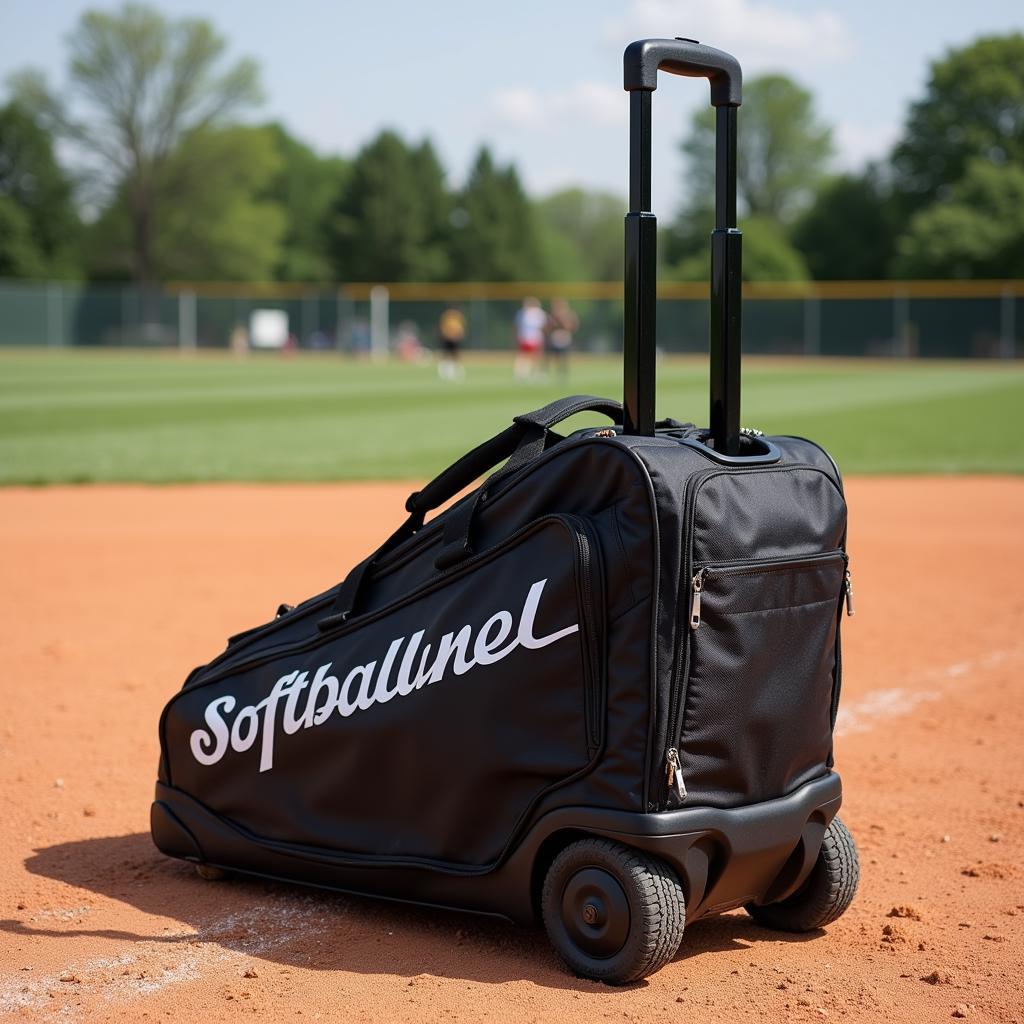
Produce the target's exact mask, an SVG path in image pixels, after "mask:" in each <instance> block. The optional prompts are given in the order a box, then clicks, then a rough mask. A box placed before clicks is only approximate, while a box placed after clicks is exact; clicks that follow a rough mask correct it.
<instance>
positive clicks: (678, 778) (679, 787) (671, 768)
mask: <svg viewBox="0 0 1024 1024" xmlns="http://www.w3.org/2000/svg"><path fill="white" fill-rule="evenodd" d="M665 776H666V782H667V784H668V788H669V791H670V792H671V790H672V787H673V786H675V787H676V793H677V794H678V795H679V799H680V800H682V801H685V800H686V783H684V782H683V768H682V765H681V764H680V762H679V751H678V750H677V749H676V748H675V747H669V748H668V753H667V754H666V755H665Z"/></svg>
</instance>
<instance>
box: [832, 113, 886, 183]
mask: <svg viewBox="0 0 1024 1024" xmlns="http://www.w3.org/2000/svg"><path fill="white" fill-rule="evenodd" d="M834 137H835V143H836V151H837V152H836V163H837V164H838V166H839V167H840V168H841V169H842V170H844V171H859V170H862V169H863V167H864V165H865V164H866V163H868V161H870V160H879V159H881V158H882V157H884V156H886V155H887V154H888V153H889V151H890V150H891V149H892V147H893V146H894V145H895V144H896V140H897V139H898V138H899V137H900V124H899V123H898V122H896V121H891V122H885V121H873V122H872V123H870V124H865V123H863V122H854V121H840V122H839V124H838V125H837V126H836V130H835V136H834Z"/></svg>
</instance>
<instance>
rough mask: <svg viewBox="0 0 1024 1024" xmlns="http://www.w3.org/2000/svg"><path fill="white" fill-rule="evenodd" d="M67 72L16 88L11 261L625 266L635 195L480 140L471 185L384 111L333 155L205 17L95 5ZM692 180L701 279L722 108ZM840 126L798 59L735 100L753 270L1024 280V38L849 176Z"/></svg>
mask: <svg viewBox="0 0 1024 1024" xmlns="http://www.w3.org/2000/svg"><path fill="white" fill-rule="evenodd" d="M68 45H69V54H68V74H67V83H68V84H67V87H66V89H65V91H64V92H63V93H62V94H59V93H57V92H55V91H54V90H53V89H52V88H51V86H50V85H49V83H48V82H47V81H46V80H45V78H44V77H43V76H42V75H41V74H40V73H39V72H37V71H32V70H28V71H25V72H22V73H20V74H18V75H15V76H14V77H13V78H12V79H11V80H10V82H9V90H8V97H7V102H6V103H5V104H4V105H3V106H2V107H0V276H2V277H23V278H47V277H54V278H78V279H87V280H133V281H135V282H137V283H139V284H141V285H143V286H145V287H150V286H154V285H157V284H159V283H160V282H162V281H167V280H224V281H228V280H231V281H269V280H276V281H310V282H330V281H353V282H354V281H467V280H473V281H516V280H522V281H538V280H552V281H556V280H563V281H582V280H593V281H608V280H615V279H618V278H621V276H622V217H623V213H624V210H625V201H624V199H623V198H621V197H620V196H617V195H614V194H607V193H601V192H594V191H591V190H585V189H582V188H572V189H566V190H562V191H559V192H556V193H555V194H553V195H550V196H547V197H545V198H541V199H536V198H533V197H531V196H529V195H528V194H527V193H526V191H525V190H524V188H523V185H522V183H521V181H520V178H519V175H518V173H517V170H516V168H515V166H514V164H512V163H508V164H503V163H502V162H501V161H499V160H497V159H495V157H494V155H493V153H492V152H491V151H490V149H489V148H488V147H486V146H481V147H480V149H479V150H478V152H477V154H476V156H475V159H474V160H473V163H472V167H471V169H470V171H469V174H468V175H467V177H466V179H465V181H463V182H461V183H459V184H453V183H452V182H451V181H450V178H449V176H448V174H447V173H446V171H445V168H444V166H443V165H442V163H441V160H440V158H439V157H438V154H437V152H436V151H435V149H434V147H433V145H432V144H431V142H430V140H429V139H423V140H419V141H411V140H407V139H403V138H402V137H401V136H400V135H398V134H397V133H395V132H393V131H382V132H380V133H379V134H378V135H377V137H376V138H374V139H372V140H371V141H370V142H368V143H367V144H366V145H365V146H363V148H362V149H361V150H360V151H359V152H358V153H356V154H355V155H354V156H351V157H345V156H336V155H335V156H324V155H321V154H319V153H317V152H315V151H314V150H313V149H311V148H310V147H309V146H307V145H306V144H305V143H303V142H301V141H300V140H298V139H296V138H295V137H294V136H292V135H291V134H290V133H289V131H288V130H287V128H286V127H285V126H284V125H281V124H277V123H272V124H263V125H259V124H253V123H251V118H252V116H253V113H254V111H255V110H257V109H258V105H259V103H260V102H261V100H262V91H261V86H260V75H259V69H258V67H257V66H256V64H255V63H254V62H253V61H251V60H247V59H243V60H238V61H234V62H230V61H229V60H228V59H227V52H226V51H227V44H226V40H225V39H224V38H223V37H222V36H221V35H219V34H218V33H217V31H216V30H215V29H214V27H213V26H212V25H211V24H210V23H209V22H207V21H205V20H203V19H199V18H180V19H171V18H168V17H166V16H164V15H163V14H161V13H160V12H159V11H157V10H156V9H154V8H151V7H147V6H145V5H143V4H139V3H128V4H125V5H124V6H123V7H121V8H119V9H117V10H115V11H90V12H87V13H85V14H84V15H83V16H82V18H81V20H80V22H79V25H78V27H77V28H76V30H75V32H74V33H72V35H71V37H70V41H69V44H68ZM681 149H682V153H683V155H684V158H685V174H686V185H687V189H686V192H687V195H688V196H689V197H690V198H689V199H688V200H687V201H686V202H685V203H684V204H683V207H682V209H681V210H680V211H679V213H678V215H677V217H676V218H675V219H674V220H671V221H669V222H668V223H666V224H665V225H664V227H663V230H662V233H661V234H662V238H661V243H660V246H659V258H660V260H661V261H662V263H663V274H664V276H665V277H666V278H668V279H677V280H700V279H703V278H704V277H706V274H707V264H708V255H707V251H708V243H707V238H708V232H709V231H710V228H711V224H712V220H713V209H712V207H711V200H712V197H713V175H714V120H713V113H712V111H710V110H702V111H700V112H699V113H697V114H696V115H695V116H694V118H693V120H692V123H691V124H690V125H689V127H688V131H687V132H686V134H685V137H684V139H683V140H682V143H681ZM833 157H834V144H833V134H832V131H831V129H830V127H829V126H828V125H827V124H825V123H824V122H823V121H822V120H821V118H820V117H819V115H818V113H817V111H816V109H815V104H814V99H813V96H812V95H811V94H810V93H809V92H808V91H807V90H806V89H804V88H803V87H802V86H800V85H799V84H798V83H797V82H795V81H793V80H792V79H791V78H789V77H788V76H786V75H783V74H766V75H761V76H757V77H754V78H752V79H751V80H749V81H748V82H747V83H746V85H745V96H744V104H743V107H742V108H741V111H740V144H739V198H740V207H741V217H742V220H741V228H742V229H743V232H744V237H745V248H744V276H745V277H746V278H748V279H752V280H763V281H772V280H803V279H811V278H813V279H884V278H915V277H924V278H947V277H948V278H970V277H982V278H1002V277H1024V35H1022V34H1020V33H1013V34H1008V35H1003V36H989V37H984V38H981V39H978V40H975V41H973V42H971V43H969V44H967V45H965V46H963V47H960V48H957V49H953V50H950V51H949V52H947V53H946V54H945V55H944V56H942V57H941V58H939V59H937V60H936V61H934V62H933V63H932V65H931V67H930V74H929V78H928V83H927V86H926V88H925V92H924V95H923V96H921V97H920V98H919V99H918V100H917V101H916V102H914V103H913V104H912V105H911V107H910V109H909V111H908V113H907V116H906V120H905V125H904V129H903V133H902V136H901V138H900V139H899V141H898V142H897V143H896V145H895V146H894V147H893V149H892V151H891V153H890V154H889V155H888V156H887V157H886V158H885V159H884V160H880V161H876V162H874V163H872V164H870V165H869V166H867V167H866V168H864V169H863V170H861V171H859V172H856V173H844V174H838V175H837V174H831V173H830V172H829V167H830V164H831V161H832V159H833Z"/></svg>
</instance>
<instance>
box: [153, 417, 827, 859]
mask: <svg viewBox="0 0 1024 1024" xmlns="http://www.w3.org/2000/svg"><path fill="white" fill-rule="evenodd" d="M695 434H696V431H695V430H694V429H692V428H689V427H679V426H678V425H672V426H671V427H670V428H667V429H663V430H661V431H660V432H659V434H658V435H657V436H656V437H653V438H652V437H624V436H622V435H621V434H618V433H614V432H610V431H607V430H602V431H593V430H590V431H584V432H580V433H579V434H577V435H574V436H572V437H570V438H568V439H566V440H564V441H560V442H558V443H556V444H554V445H553V446H552V447H550V448H548V449H547V450H545V451H543V452H538V454H537V455H536V457H535V458H532V459H531V461H529V462H527V463H526V464H524V465H521V466H519V467H518V468H515V469H513V470H511V471H510V472H508V473H507V474H503V475H502V476H501V477H500V478H497V479H494V480H492V481H491V483H490V485H489V486H488V487H487V488H486V489H485V490H484V492H483V493H480V492H479V491H478V492H473V493H471V494H470V495H469V496H467V497H466V498H464V499H463V502H462V503H460V505H458V506H456V507H455V510H449V511H448V512H445V513H442V514H441V515H439V516H438V517H437V518H436V519H435V520H434V521H432V522H430V523H428V524H427V525H426V526H424V527H422V528H421V529H420V530H419V531H418V532H417V533H416V534H415V535H413V536H412V537H411V538H410V539H408V540H406V541H404V542H403V543H401V544H399V545H397V546H396V547H395V548H394V550H392V551H389V552H387V553H385V554H383V555H381V556H380V557H379V558H377V559H375V561H374V564H373V566H372V568H371V569H370V570H369V571H368V573H367V576H366V579H365V581H364V584H363V586H362V588H361V591H362V592H361V597H360V605H359V608H358V614H357V615H356V616H355V617H354V618H352V619H351V621H348V622H346V623H345V624H343V625H342V626H341V630H342V632H339V630H338V628H336V627H337V625H338V624H335V625H334V626H331V627H330V628H328V631H327V632H321V630H320V629H319V628H318V623H319V622H321V621H323V620H324V619H325V618H326V617H327V616H328V615H329V614H330V611H331V608H332V606H333V604H334V603H335V600H336V598H337V588H332V589H331V590H329V591H326V592H325V593H324V594H321V595H318V596H317V597H315V598H311V599H309V600H308V601H305V602H303V603H301V604H299V605H298V607H296V608H295V609H294V610H293V611H290V612H288V613H286V614H285V615H283V616H282V617H281V618H279V619H276V620H273V621H271V622H269V623H267V624H266V625H264V626H262V627H258V628H257V629H255V630H251V631H248V632H247V633H245V634H241V635H240V636H239V638H237V639H236V640H235V642H234V643H232V644H231V645H230V646H229V648H228V649H227V650H226V651H225V652H224V653H223V654H222V655H220V656H219V657H218V658H215V659H214V660H213V661H212V662H210V663H209V664H208V665H207V666H204V667H202V668H200V669H197V670H196V671H195V672H193V673H192V674H191V675H190V677H189V679H188V680H187V681H186V684H185V687H184V689H183V690H182V692H181V693H180V694H179V695H178V696H177V697H176V698H174V699H173V700H172V701H171V703H170V704H169V706H168V709H167V710H166V711H165V715H164V718H163V724H162V729H161V740H162V749H163V753H162V758H161V780H162V781H163V782H165V783H169V784H170V785H172V786H174V787H178V788H180V789H182V790H184V791H185V792H186V793H188V794H190V795H191V796H193V797H195V798H196V799H197V800H199V801H200V802H202V803H203V804H204V805H205V806H207V807H208V808H210V809H212V810H213V811H215V812H216V813H218V814H220V815H221V816H223V817H224V818H225V819H226V820H227V821H229V822H230V823H232V824H234V825H236V826H238V827H239V828H241V829H244V830H246V831H247V833H250V834H251V835H252V836H254V837H255V838H254V840H253V841H255V842H259V841H260V840H259V837H261V836H262V837H266V838H267V839H272V840H275V841H277V842H284V843H288V842H293V843H296V844H304V845H309V846H317V847H319V848H322V849H325V850H330V851H335V852H337V854H338V856H339V857H343V856H344V855H346V854H351V855H354V856H360V857H368V858H373V857H380V858H383V859H394V858H396V857H397V858H414V859H421V860H424V861H429V862H431V863H440V864H446V865H451V866H454V868H455V869H462V868H465V869H470V868H480V867H482V866H486V865H490V864H493V863H494V862H495V861H496V860H497V859H500V858H501V857H502V856H503V855H504V852H505V851H506V850H507V849H508V844H509V843H514V842H515V837H516V836H517V835H518V834H519V832H518V831H517V830H518V829H520V828H521V827H522V826H523V824H524V822H527V821H529V820H533V819H534V818H536V816H538V815H540V814H542V813H544V812H546V811H548V810H551V809H554V808H557V807H562V806H574V805H582V806H588V807H605V808H612V809H620V810H628V811H657V810H661V809H666V808H672V807H676V806H680V805H681V804H682V803H684V800H683V798H682V796H681V795H680V794H679V793H677V792H675V791H674V790H673V788H672V786H670V785H669V780H668V775H667V773H666V767H665V766H666V756H667V752H668V750H669V749H670V748H677V749H678V750H679V754H680V760H681V764H682V770H683V777H684V781H685V783H686V788H687V795H686V798H685V802H686V803H687V805H700V804H707V805H710V806H723V807H724V806H739V805H742V804H747V803H752V802H756V801H760V800H765V799H770V798H772V797H774V796H778V795H781V794H783V793H786V792H789V791H791V790H792V789H793V788H795V787H796V786H798V785H800V784H801V783H802V782H803V781H806V780H808V779H810V778H814V777H816V776H818V775H821V774H824V773H825V772H827V771H828V770H829V759H830V751H831V722H830V711H831V701H832V698H833V695H834V694H837V693H838V685H839V680H838V659H837V657H836V649H837V645H838V620H839V615H838V612H839V602H840V597H841V593H842V573H843V567H844V563H843V561H842V551H843V548H844V545H845V536H846V506H845V502H844V499H843V495H842V484H841V480H840V478H839V475H838V471H837V470H836V469H835V466H834V464H833V462H832V460H831V459H830V458H829V457H828V455H827V454H826V453H825V452H823V451H822V450H821V449H820V448H819V447H818V446H816V445H814V444H813V443H811V442H808V441H805V440H802V439H798V438H782V437H776V438H770V439H769V440H770V441H771V442H772V443H773V444H774V445H775V446H776V448H777V449H778V451H779V454H780V458H779V460H778V462H777V463H775V464H773V465H750V464H747V465H744V464H739V465H733V466H723V465H722V464H721V463H719V462H716V461H715V459H714V457H713V453H710V452H708V451H706V450H701V449H700V448H699V447H698V448H695V447H693V446H691V445H690V444H683V443H681V440H682V439H685V438H691V439H692V437H693V436H694V435H695ZM466 502H473V503H474V508H473V515H472V538H473V544H472V547H473V551H474V553H475V554H474V556H473V558H472V559H471V560H470V561H468V562H462V563H459V562H456V563H455V564H453V565H451V566H450V567H448V568H443V569H439V568H438V565H437V560H438V555H439V553H440V552H441V551H442V549H443V548H444V530H445V525H446V522H447V521H448V517H450V516H452V515H453V512H455V514H463V515H464V512H465V508H466V505H465V503H466ZM459 509H461V510H462V512H461V513H459V512H458V511H457V510H459ZM550 516H561V517H564V516H569V517H576V519H578V520H579V521H578V522H576V525H575V526H572V527H571V528H570V527H568V526H567V525H566V524H565V522H563V520H562V519H559V520H557V521H552V520H548V519H546V518H545V517H550ZM581 534H582V535H584V536H585V537H586V538H588V540H587V542H586V543H587V544H588V545H589V548H590V551H591V554H590V556H589V557H586V556H584V555H581V553H580V546H579V545H580V542H579V540H578V537H579V535H581ZM829 553H832V554H833V557H832V558H831V560H829V559H828V557H827V556H828V555H829ZM809 556H810V557H812V558H813V557H814V556H825V561H823V562H821V563H820V564H817V567H816V568H814V569H813V570H809V569H805V568H796V567H794V568H792V569H791V571H776V570H774V569H768V568H767V566H768V565H774V564H776V563H779V562H787V561H790V562H797V561H800V560H802V559H804V560H805V559H807V558H808V557H809ZM584 563H586V565H587V566H589V568H585V567H584ZM735 563H743V564H745V565H751V566H757V565H761V566H762V567H764V571H763V572H762V573H760V574H759V573H757V572H754V573H751V574H748V575H742V576H739V575H737V576H729V575H727V574H726V575H723V576H721V577H718V578H717V579H716V578H715V577H714V576H712V577H710V580H709V585H708V590H707V597H706V599H705V600H706V609H707V610H706V613H705V614H706V618H705V620H704V621H703V622H702V624H701V626H700V627H699V628H698V630H691V628H690V625H689V611H690V601H691V581H692V577H693V575H694V572H695V571H696V568H697V567H698V566H700V565H705V566H707V565H710V566H718V567H724V566H729V565H734V564H735ZM595 565H598V566H599V568H597V569H595V568H594V566H595ZM338 568H339V572H338V576H339V578H340V577H341V576H344V575H345V573H344V569H345V567H341V566H339V567H338ZM541 579H544V580H546V581H547V582H546V583H545V584H544V590H543V594H542V602H541V604H540V605H539V611H538V615H540V614H541V613H542V614H543V626H542V627H541V625H538V630H540V631H541V632H543V631H549V630H557V629H558V628H564V627H566V626H568V625H571V624H573V623H575V622H579V623H580V626H581V628H580V631H579V634H578V635H574V636H573V637H570V638H567V639H565V640H564V641H559V642H558V643H552V644H551V645H549V646H546V647H544V648H542V649H537V650H532V649H528V648H520V649H517V650H514V651H512V652H510V653H509V654H508V655H507V657H505V658H503V659H502V660H501V661H500V662H499V663H496V664H492V665H486V666H481V665H478V666H475V667H472V668H471V670H469V671H466V672H464V673H462V674H455V673H454V672H453V671H452V669H451V667H449V669H448V672H447V674H446V675H445V676H444V678H443V679H442V680H440V681H438V682H436V683H431V684H429V685H427V686H425V687H420V688H419V689H416V690H414V692H411V693H410V694H409V695H407V696H403V697H402V698H401V699H389V700H387V701H382V702H380V703H378V704H374V705H373V706H372V707H369V708H368V709H366V710H361V711H360V712H359V713H353V714H351V715H350V716H348V717H344V716H341V715H340V714H339V715H335V716H333V717H332V716H327V718H326V719H325V721H324V722H323V723H321V724H319V725H317V726H315V727H310V728H299V729H297V730H296V731H295V732H293V733H288V734H285V733H283V732H281V729H280V727H279V729H278V732H279V735H278V739H277V741H276V743H275V747H274V765H273V767H272V768H271V769H269V770H266V771H262V772H261V771H260V762H261V751H260V750H258V749H257V744H256V743H255V742H254V745H253V746H252V747H251V748H248V749H246V750H242V751H234V750H232V751H231V752H230V756H229V755H228V754H227V753H225V754H224V756H223V758H221V759H220V760H218V761H217V762H216V763H215V764H210V765H202V764H200V763H198V762H197V761H196V759H195V757H194V756H193V754H192V751H191V742H192V737H193V735H194V734H195V733H196V732H197V730H198V731H202V730H203V729H207V731H209V729H208V726H207V724H206V721H205V718H204V715H205V713H206V708H207V707H208V705H209V703H210V700H211V699H214V698H218V697H220V698H225V697H232V698H234V700H235V704H234V706H233V710H232V711H231V712H230V714H228V713H227V712H225V715H224V717H225V720H227V719H228V718H231V721H232V722H233V721H234V717H237V716H238V714H240V713H241V709H242V708H244V707H247V706H256V705H258V704H259V702H260V701H261V700H264V699H266V698H267V697H268V695H269V694H270V693H271V692H272V690H273V687H274V685H275V684H276V683H277V682H278V681H279V680H280V679H281V678H283V677H285V676H287V675H288V674H289V673H291V672H293V671H294V672H296V673H301V672H306V673H307V683H306V685H307V686H309V685H311V682H312V680H313V679H314V678H315V676H316V673H317V672H318V671H319V670H320V669H321V667H322V666H324V665H328V664H329V665H330V668H329V669H328V670H327V671H328V674H333V675H334V676H337V678H338V685H339V686H340V685H341V684H342V683H343V681H344V677H343V675H342V674H341V673H342V669H343V668H345V670H346V672H347V671H349V670H350V669H351V667H352V666H358V665H366V664H368V663H369V662H370V661H376V663H377V665H378V667H379V666H380V664H381V662H382V660H383V659H384V658H385V657H386V655H387V651H388V650H389V646H390V644H391V642H392V641H393V640H395V639H397V638H400V637H405V638H406V642H408V638H409V637H410V636H412V635H414V634H415V633H416V632H417V631H418V630H419V629H422V630H423V631H424V635H423V637H422V638H421V642H422V643H427V642H431V637H433V642H434V643H435V644H436V643H437V640H438V638H439V637H443V636H444V634H445V633H449V632H454V633H456V634H457V632H458V630H459V629H461V628H462V627H463V626H468V627H469V629H470V633H471V636H472V637H474V638H475V637H476V636H477V635H478V633H479V631H480V629H481V627H482V626H483V625H484V624H485V623H486V622H487V621H488V619H489V617H490V616H492V615H494V614H495V613H497V612H498V611H501V610H507V611H509V612H510V613H511V614H512V616H513V618H515V617H516V616H518V615H519V612H520V610H521V609H522V608H523V602H524V601H525V599H526V596H527V595H528V594H529V591H530V587H532V586H533V584H534V583H536V582H538V581H539V580H541ZM595 580H599V583H595ZM281 596H285V597H291V596H292V595H276V594H275V595H273V598H272V599H270V600H268V606H269V607H273V606H274V604H276V600H277V599H279V598H280V597H281ZM584 619H586V621H587V623H589V624H590V625H588V627H587V630H584V629H583V622H584ZM540 621H541V620H540V618H538V623H540ZM595 623H596V625H595ZM495 628H496V627H495ZM588 630H589V632H588ZM585 638H586V639H587V640H588V641H589V642H588V643H582V642H581V641H583V640H584V639H585ZM297 647H299V648H302V651H301V652H299V655H298V657H293V656H292V653H293V652H286V653H285V654H281V649H282V648H297ZM405 649H406V648H405V647H403V646H401V645H400V646H399V648H397V649H396V655H395V663H394V664H393V665H392V667H391V672H392V681H391V682H390V683H386V684H385V687H386V686H389V685H390V686H393V685H395V683H394V680H395V678H397V675H396V673H397V672H398V670H399V668H400V662H401V659H402V655H403V651H404V650H405ZM595 651H598V652H599V654H595V653H594V652H595ZM595 659H597V660H599V661H600V663H601V667H600V670H599V672H598V675H599V677H600V678H599V679H597V681H596V682H595V678H594V671H595V670H594V662H595ZM256 662H259V663H260V664H258V665H257V664H254V663H256ZM382 692H385V691H382ZM286 700H287V695H286V696H284V697H281V698H279V700H278V705H279V706H278V708H277V712H276V713H277V720H278V722H280V720H281V715H282V714H283V712H282V710H281V709H282V707H283V706H284V705H283V702H284V701H286ZM595 701H596V702H597V703H596V705H595V704H594V703H593V702H595ZM232 716H234V717H232ZM595 722H599V728H598V729H597V732H598V733H599V737H600V739H599V742H597V744H596V746H595V740H594V737H593V735H591V736H590V738H589V739H588V731H589V732H590V733H593V732H594V729H595ZM588 723H589V724H588ZM228 724H229V725H230V724H231V723H230V722H229V723H228ZM243 738H244V737H243Z"/></svg>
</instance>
